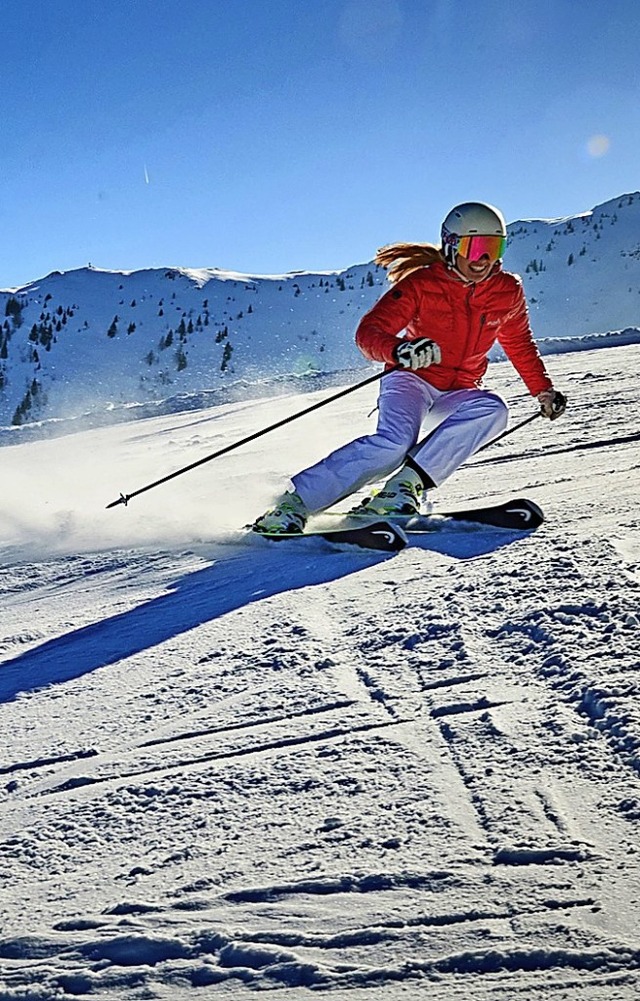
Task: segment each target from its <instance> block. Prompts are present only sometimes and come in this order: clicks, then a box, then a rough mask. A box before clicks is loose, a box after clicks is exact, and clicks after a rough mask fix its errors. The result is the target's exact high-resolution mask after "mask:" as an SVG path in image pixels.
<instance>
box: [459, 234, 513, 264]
mask: <svg viewBox="0 0 640 1001" xmlns="http://www.w3.org/2000/svg"><path fill="white" fill-rule="evenodd" d="M506 247H507V238H506V236H461V237H460V238H459V240H458V245H457V247H456V251H457V253H458V254H460V256H461V257H464V258H465V260H467V261H479V260H480V258H481V257H485V256H487V257H489V259H490V260H492V261H499V260H500V258H501V257H502V255H503V254H504V252H505V250H506Z"/></svg>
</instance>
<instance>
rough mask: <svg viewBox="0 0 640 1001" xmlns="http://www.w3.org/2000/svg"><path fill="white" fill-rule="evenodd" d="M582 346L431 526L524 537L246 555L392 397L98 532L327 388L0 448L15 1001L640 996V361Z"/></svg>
mask: <svg viewBox="0 0 640 1001" xmlns="http://www.w3.org/2000/svg"><path fill="white" fill-rule="evenodd" d="M607 343H608V342H607ZM576 346H577V347H579V348H580V349H581V350H578V351H574V352H564V353H561V354H554V355H550V356H549V357H548V359H547V363H548V366H549V368H550V370H551V371H552V373H553V377H554V380H555V382H556V384H557V385H558V386H559V387H560V388H562V389H563V390H564V391H566V392H567V394H568V397H569V409H568V411H567V413H566V415H565V416H564V417H563V418H562V419H561V420H558V421H554V422H552V423H551V422H546V421H542V420H538V421H534V422H532V423H531V424H530V425H527V427H526V428H523V429H522V430H520V431H517V432H515V433H514V434H513V435H512V436H510V437H507V438H505V439H503V440H502V441H501V442H500V443H499V444H496V445H495V446H493V447H492V448H490V449H488V450H487V451H485V452H483V453H482V454H481V455H478V456H477V457H476V458H475V459H474V460H472V461H471V462H470V463H469V464H468V465H467V466H466V467H465V468H464V469H462V470H460V471H459V473H458V474H457V475H456V476H455V477H453V478H452V479H451V480H450V481H448V483H447V484H445V485H444V486H443V487H442V488H441V489H440V490H439V491H438V494H437V498H436V503H437V506H438V507H440V508H441V509H446V508H450V507H453V506H458V505H459V506H461V507H462V506H468V503H469V502H470V501H471V500H478V501H485V500H486V501H487V502H488V501H491V502H499V501H502V500H505V499H507V498H509V497H514V496H528V497H530V498H531V499H532V500H534V501H536V502H537V503H539V504H540V505H541V506H542V507H543V508H544V510H545V513H546V516H547V520H546V522H545V523H544V524H543V526H542V527H541V528H540V529H538V530H537V531H536V532H535V533H532V534H529V535H526V534H525V535H518V534H517V533H509V532H501V531H500V530H495V529H487V528H480V527H477V526H475V527H470V526H463V525H456V526H455V527H452V528H450V529H446V530H442V531H440V532H438V533H435V534H433V535H430V536H427V537H423V538H421V541H420V543H419V545H412V546H410V547H409V548H407V549H405V550H404V551H403V552H402V553H400V554H398V555H396V556H394V557H386V556H382V555H380V554H375V553H371V552H365V551H362V550H353V549H344V550H333V549H330V548H328V547H327V546H326V544H325V543H322V542H318V541H313V540H308V541H302V542H295V543H292V544H290V545H287V544H283V543H281V544H279V545H277V546H275V545H272V544H270V543H269V542H268V541H267V540H264V539H260V538H257V537H254V536H249V537H244V536H243V535H242V533H241V532H239V530H238V529H239V526H241V525H243V524H244V523H245V522H247V521H249V520H250V519H251V518H252V517H254V516H255V515H256V514H257V513H260V511H261V510H262V509H263V508H264V506H265V505H266V504H267V503H268V502H269V501H270V500H271V498H272V497H273V496H274V495H275V494H276V493H277V492H278V491H279V490H280V489H281V487H282V485H283V482H284V481H286V479H287V477H288V476H289V475H290V474H292V473H294V472H295V471H297V469H298V468H300V467H301V466H303V465H305V464H307V463H309V462H311V461H313V460H314V459H316V458H318V457H320V456H321V455H322V454H324V453H325V452H326V451H327V450H328V449H329V448H331V447H333V446H334V445H336V444H339V443H342V442H344V441H346V440H348V439H349V438H351V437H353V436H354V435H355V434H359V433H363V432H366V430H367V429H368V428H369V427H370V426H371V424H372V422H373V420H374V417H373V416H368V415H369V412H370V411H371V410H372V408H373V406H374V404H375V393H376V390H375V387H374V386H370V387H367V388H366V389H363V390H359V391H357V392H355V393H352V394H351V395H349V396H347V397H344V398H343V399H341V400H340V401H339V402H337V403H334V404H332V405H331V406H330V407H329V408H327V409H326V410H319V411H317V412H315V413H314V414H312V415H309V416H307V417H304V418H301V419H300V420H299V421H297V422H295V423H293V424H290V425H287V426H286V427H285V428H282V429H280V430H278V431H274V432H273V433H271V434H270V435H268V436H266V437H264V438H260V439H258V440H257V441H254V442H252V443H250V444H248V445H246V446H243V447H242V448H240V449H238V450H236V451H233V452H229V453H228V454H227V455H225V456H223V457H221V458H219V459H217V460H215V461H213V462H212V463H210V464H205V465H203V466H200V467H199V468H198V469H196V470H194V471H192V472H190V473H188V474H186V475H185V476H184V477H183V478H178V479H175V480H173V481H172V482H171V483H168V484H165V485H163V486H160V487H158V488H156V489H155V490H152V491H149V492H148V493H145V494H144V495H142V496H140V497H138V498H136V499H135V500H133V501H131V503H130V504H129V505H128V507H127V508H124V507H122V506H121V507H118V508H115V509H114V510H109V511H107V510H105V505H106V504H107V503H109V502H110V501H112V500H114V499H115V498H117V496H118V495H119V493H120V491H123V492H125V493H129V492H132V491H133V490H135V489H137V488H139V487H141V486H143V485H144V484H145V483H147V482H150V481H152V480H154V479H157V478H158V477H159V476H162V475H165V474H167V473H169V472H172V471H173V470H175V469H178V468H180V467H181V466H183V465H186V464H188V463H190V462H192V461H195V460H197V459H200V458H202V457H203V456H206V455H207V454H209V453H212V452H214V451H217V450H218V449H220V448H222V447H224V446H225V445H227V444H230V443H231V442H233V441H236V440H238V439H240V438H242V437H245V436H247V435H249V434H252V433H253V432H254V431H256V430H257V429H258V428H260V427H264V426H266V425H269V424H271V423H274V422H275V421H277V420H279V419H281V418H282V417H284V416H286V415H287V414H289V413H293V412H295V411H297V410H300V409H303V408H304V407H306V406H308V405H309V404H310V403H313V402H316V401H318V400H321V399H324V398H327V397H328V396H330V395H331V394H332V393H333V392H335V388H331V387H322V388H319V389H317V390H315V391H314V392H312V393H311V394H302V393H300V394H298V395H295V393H294V391H293V390H292V391H291V395H289V396H282V395H280V396H278V397H274V396H271V397H269V396H264V397H262V398H259V397H257V396H254V398H247V399H245V400H235V401H225V402H224V403H220V404H219V405H216V406H212V407H208V408H202V409H198V410H192V411H187V410H179V412H173V413H172V412H163V413H158V414H157V415H155V416H152V417H150V416H147V417H144V418H142V419H139V420H135V421H127V422H122V423H118V424H114V425H111V426H108V427H94V428H89V429H86V430H83V431H79V432H77V433H75V434H66V435H65V436H60V437H51V438H44V437H43V438H37V437H35V436H32V437H26V436H24V437H20V436H13V437H12V438H11V441H12V442H13V444H11V445H8V444H5V445H4V447H3V448H2V460H3V472H2V485H3V489H2V492H1V494H0V526H1V528H0V591H1V593H2V603H1V618H0V657H1V664H0V700H1V701H0V726H1V727H2V733H3V737H4V740H3V748H2V753H1V754H0V780H1V781H0V883H1V890H0V918H1V920H0V999H1V1001H8V999H11V1001H17V999H22V1001H27V999H28V1001H45V999H46V1001H49V999H53V998H63V997H71V996H73V997H92V996H99V997H100V998H104V999H116V998H117V999H126V1001H133V999H143V998H145V999H147V998H159V999H171V1001H183V999H187V998H192V997H194V996H200V995H202V996H203V997H205V996H206V997H208V996H213V992H215V996H216V997H221V998H229V999H240V998H242V999H246V998H248V997H251V996H253V995H254V994H256V993H260V992H262V991H266V992H268V993H269V996H270V997H271V998H273V999H274V1001H285V999H286V1001H289V999H303V998H309V997H314V996H316V995H324V994H326V995H328V996H329V997H331V998H332V999H336V1001H363V999H364V998H365V997H375V998H380V999H384V1001H404V999H408V998H411V999H414V998H418V999H422V998H425V999H427V998H428V999H429V1001H516V999H527V1001H545V999H553V1001H556V999H562V1001H569V999H571V1001H627V999H628V1001H631V999H632V998H636V997H637V996H638V991H639V989H640V937H639V932H638V929H639V928H640V913H639V912H640V847H639V846H640V840H639V834H640V710H639V709H638V691H639V672H640V662H639V660H638V626H639V623H640V609H639V602H638V597H639V589H640V531H639V526H640V517H639V515H638V502H639V496H638V494H639V491H640V485H639V477H638V468H639V460H638V441H639V440H640V434H638V432H637V430H636V425H635V422H634V420H633V415H634V414H635V413H636V412H637V409H638V405H639V403H640V389H639V388H638V379H637V371H638V367H639V364H640V347H639V346H638V345H637V344H633V343H631V344H624V343H623V344H619V345H618V346H614V347H598V348H597V349H594V348H591V349H589V348H590V344H589V343H586V342H584V341H577V342H576ZM489 381H490V385H491V386H493V387H495V388H496V389H498V390H499V391H501V392H503V393H504V394H505V396H506V397H507V398H508V399H509V401H510V403H511V404H512V422H513V423H514V424H515V423H517V422H518V421H519V420H522V419H523V418H524V417H526V416H527V415H528V414H529V413H530V412H531V411H532V408H533V407H534V404H533V403H532V401H531V398H530V397H529V396H528V395H527V394H526V392H525V390H524V387H523V386H522V384H521V383H520V381H519V380H518V378H517V376H516V374H515V373H514V371H513V369H512V368H511V367H510V366H509V365H508V364H507V363H505V362H496V363H494V364H493V365H492V366H491V368H490V380H489ZM16 430H18V429H16Z"/></svg>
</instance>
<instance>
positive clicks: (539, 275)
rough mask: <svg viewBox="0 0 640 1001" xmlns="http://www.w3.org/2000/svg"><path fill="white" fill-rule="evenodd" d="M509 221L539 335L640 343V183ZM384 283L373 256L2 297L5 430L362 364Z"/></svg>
mask: <svg viewBox="0 0 640 1001" xmlns="http://www.w3.org/2000/svg"><path fill="white" fill-rule="evenodd" d="M508 229H509V246H508V249H507V252H506V254H505V266H506V267H507V268H509V269H510V270H512V271H515V272H516V273H518V274H520V275H521V276H522V279H523V282H524V288H525V292H526V295H527V300H528V303H529V308H530V312H531V320H532V325H533V329H534V333H535V336H536V338H537V339H539V340H541V341H543V342H544V341H545V340H546V339H547V338H565V337H584V336H585V335H590V334H594V333H595V334H605V333H607V332H609V331H618V330H625V329H626V337H627V339H629V338H630V337H632V338H633V339H634V340H635V342H636V343H637V342H638V341H640V192H635V193H633V194H628V195H621V196H620V197H618V198H615V199H612V200H611V201H608V202H605V203H604V204H602V205H599V206H596V208H594V209H592V210H590V211H588V212H585V213H583V214H581V215H578V216H572V217H567V218H565V219H534V220H527V221H518V222H514V223H512V224H511V225H510V226H509V227H508ZM437 238H438V235H437V234H436V233H432V234H424V233H422V234H421V233H415V234H410V233H390V234H389V236H388V241H387V242H391V241H394V240H402V239H405V240H406V239H418V240H424V239H427V240H428V239H435V240H437ZM373 249H374V248H372V250H373ZM0 280H1V276H0ZM387 287H388V285H387V282H386V273H385V272H384V271H383V270H381V269H379V268H377V267H376V266H375V265H374V264H371V263H365V264H358V265H354V266H353V267H351V268H348V269H347V270H346V271H341V272H340V271H332V272H326V273H322V274H310V273H304V272H301V273H293V274H287V275H279V276H269V277H264V276H263V277H260V276H255V275H242V274H238V273H236V272H231V271H223V270H219V269H216V268H201V269H193V268H173V267H172V268H156V269H153V268H150V269H145V270H141V271H133V272H126V273H123V272H114V271H103V270H100V269H96V268H93V267H91V266H89V267H86V268H80V269H78V270H75V271H70V272H67V273H64V274H61V273H60V272H54V273H52V274H50V275H47V276H46V277H45V278H41V279H38V280H37V281H33V282H31V283H29V284H28V285H25V286H24V287H22V288H19V289H13V290H8V291H4V292H0V425H3V424H4V425H8V424H15V425H24V424H25V423H28V422H30V421H34V420H39V419H46V418H54V417H55V418H60V417H72V416H78V415H81V414H83V413H86V412H92V413H94V414H95V413H104V411H105V409H106V408H108V407H113V406H118V405H121V404H130V403H132V402H139V403H147V402H150V401H157V400H164V399H166V398H167V397H168V396H174V397H175V396H176V395H178V394H185V393H201V392H203V391H207V390H212V389H213V390H215V389H223V388H224V389H226V390H228V391H231V392H234V394H235V398H236V399H244V398H246V396H247V392H248V387H249V386H250V385H251V384H252V383H256V382H257V383H264V381H265V379H274V378H279V377H283V376H301V375H304V374H305V373H309V372H318V371H319V372H323V371H327V370H330V371H332V372H336V371H344V370H346V369H350V368H358V367H362V366H363V364H364V362H363V359H362V356H361V355H360V353H359V352H358V350H357V349H356V347H355V344H354V339H353V332H354V330H355V328H356V325H357V323H358V320H359V319H360V317H361V316H362V315H363V313H364V312H365V311H366V310H367V309H369V308H370V307H371V306H372V305H373V304H374V302H376V300H377V299H378V298H379V297H380V295H381V293H382V292H383V291H384V290H385V288H387ZM543 347H544V345H543Z"/></svg>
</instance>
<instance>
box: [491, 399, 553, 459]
mask: <svg viewBox="0 0 640 1001" xmlns="http://www.w3.org/2000/svg"><path fill="white" fill-rule="evenodd" d="M536 417H542V412H541V411H540V410H536V412H535V414H531V416H530V417H526V418H525V420H523V421H520V423H519V424H515V425H514V426H513V427H512V428H507V430H506V431H503V432H502V434H499V435H496V437H495V438H492V439H491V441H488V442H487V443H486V444H485V445H483V446H482V447H481V448H479V449H478V450H477V452H476V455H477V454H478V452H482V451H484V449H485V448H489V446H490V445H495V443H496V442H497V441H500V439H501V438H506V437H507V436H508V435H510V434H513V432H514V431H518V430H519V429H520V428H523V427H524V426H525V424H531V421H535V419H536Z"/></svg>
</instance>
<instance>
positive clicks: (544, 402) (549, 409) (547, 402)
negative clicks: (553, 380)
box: [538, 389, 567, 421]
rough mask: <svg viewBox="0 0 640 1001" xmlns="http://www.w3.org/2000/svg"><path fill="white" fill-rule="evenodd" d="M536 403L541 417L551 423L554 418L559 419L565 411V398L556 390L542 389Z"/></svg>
mask: <svg viewBox="0 0 640 1001" xmlns="http://www.w3.org/2000/svg"><path fill="white" fill-rule="evenodd" d="M538 403H539V404H540V413H541V414H542V416H543V417H548V418H549V420H551V421H555V419H556V417H561V416H562V414H563V413H564V412H565V410H566V409H567V398H566V396H565V395H564V393H559V392H558V390H557V389H543V390H542V392H541V393H538Z"/></svg>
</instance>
